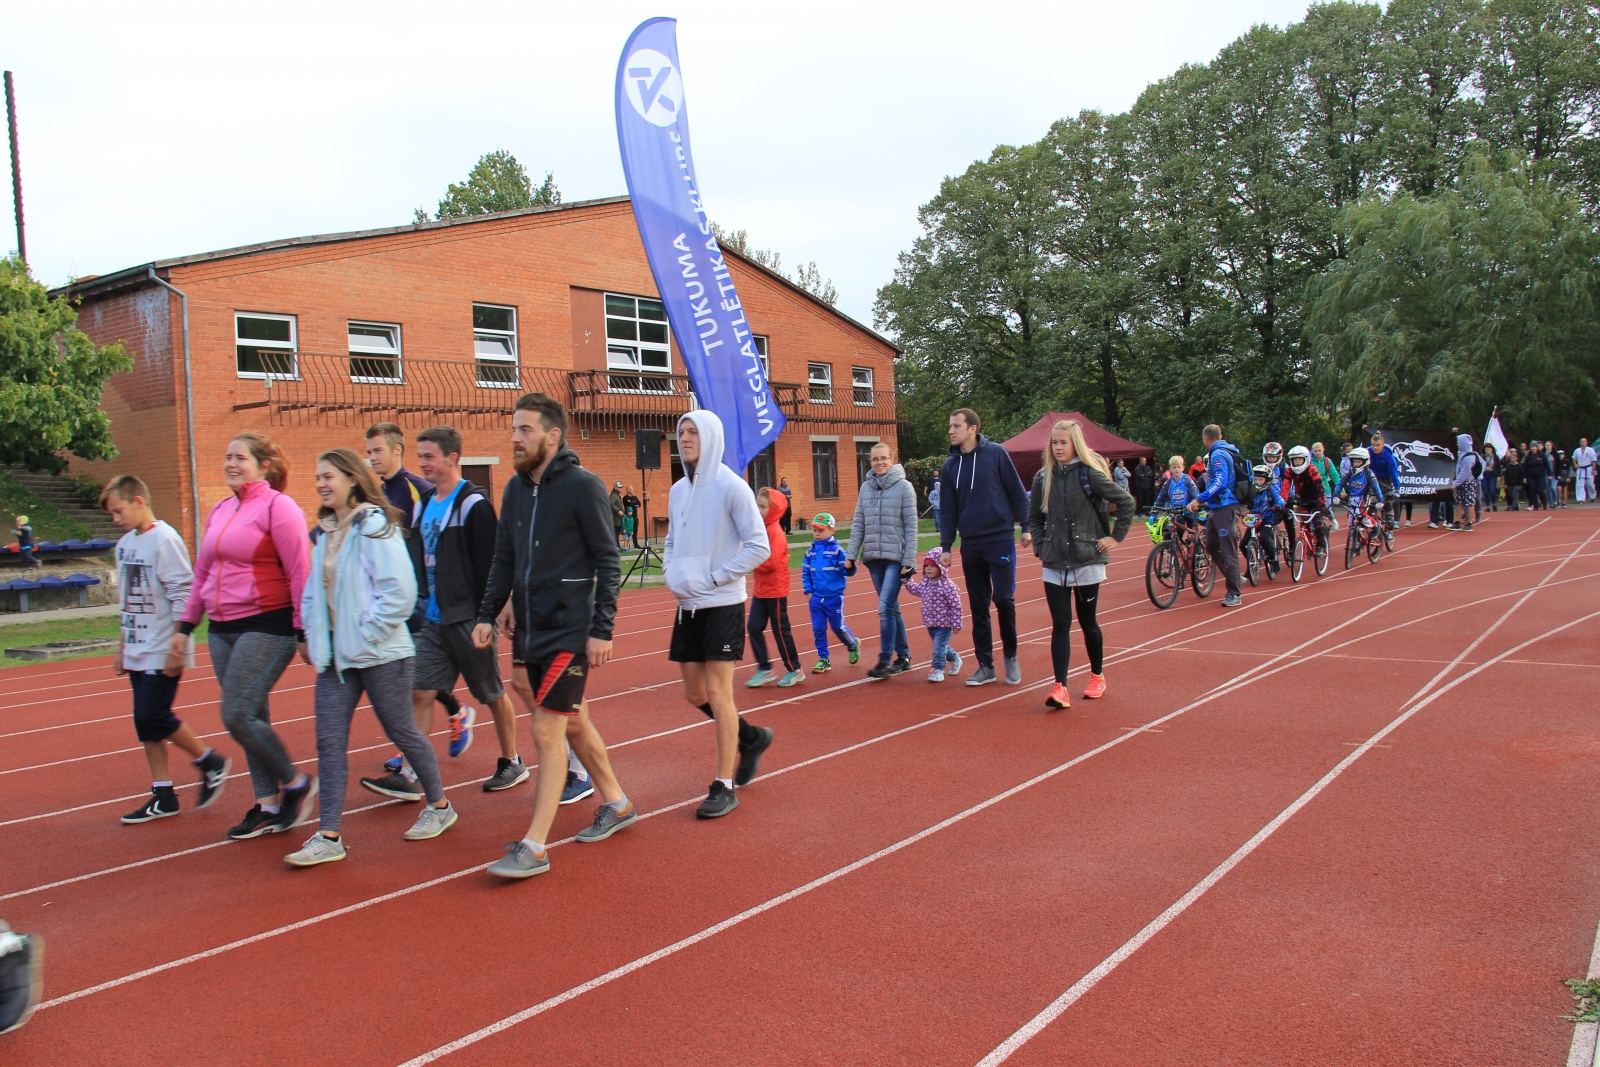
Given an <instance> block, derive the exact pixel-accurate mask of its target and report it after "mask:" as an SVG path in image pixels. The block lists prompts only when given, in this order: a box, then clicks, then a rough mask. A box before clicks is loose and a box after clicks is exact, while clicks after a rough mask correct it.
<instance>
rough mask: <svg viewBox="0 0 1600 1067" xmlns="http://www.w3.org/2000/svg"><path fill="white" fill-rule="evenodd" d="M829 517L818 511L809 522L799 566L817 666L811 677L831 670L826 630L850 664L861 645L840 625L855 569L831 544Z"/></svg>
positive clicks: (839, 548)
mask: <svg viewBox="0 0 1600 1067" xmlns="http://www.w3.org/2000/svg"><path fill="white" fill-rule="evenodd" d="M833 529H834V523H833V516H832V515H830V514H828V513H827V512H826V511H819V512H817V514H816V515H814V516H812V519H811V539H812V540H811V547H810V548H808V549H806V556H805V559H804V560H803V561H801V564H800V587H801V588H802V589H804V590H805V593H806V596H808V597H810V598H811V633H812V636H814V637H815V638H816V639H817V656H818V659H817V665H816V666H815V667H812V668H811V672H812V673H813V674H823V673H825V672H827V671H831V670H833V661H832V660H831V659H829V658H828V630H829V629H832V630H833V632H834V633H836V634H838V635H839V640H841V641H843V642H844V646H845V648H847V649H849V651H850V662H851V663H855V662H856V661H857V660H859V659H860V658H861V642H860V641H858V640H856V635H855V634H853V633H851V632H850V627H848V626H846V625H845V624H844V582H845V579H846V578H847V577H848V576H849V575H850V574H852V573H853V572H854V571H855V569H856V565H855V564H854V563H851V562H850V561H849V560H848V559H847V558H846V555H845V550H844V546H843V545H841V544H839V542H838V541H836V540H834V537H833Z"/></svg>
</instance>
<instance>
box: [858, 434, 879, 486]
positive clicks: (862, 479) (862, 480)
mask: <svg viewBox="0 0 1600 1067" xmlns="http://www.w3.org/2000/svg"><path fill="white" fill-rule="evenodd" d="M877 447H878V442H876V441H857V442H856V485H858V486H860V485H865V484H866V482H867V475H869V474H871V473H872V450H873V449H874V448H877Z"/></svg>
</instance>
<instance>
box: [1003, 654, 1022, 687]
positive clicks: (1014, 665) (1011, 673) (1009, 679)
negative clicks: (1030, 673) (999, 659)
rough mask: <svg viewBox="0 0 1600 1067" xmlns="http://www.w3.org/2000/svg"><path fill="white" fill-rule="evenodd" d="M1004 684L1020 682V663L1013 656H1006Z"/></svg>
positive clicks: (1019, 683) (1018, 683) (1017, 683)
mask: <svg viewBox="0 0 1600 1067" xmlns="http://www.w3.org/2000/svg"><path fill="white" fill-rule="evenodd" d="M1006 684H1007V685H1021V684H1022V665H1021V664H1020V663H1018V662H1017V657H1015V656H1007V657H1006Z"/></svg>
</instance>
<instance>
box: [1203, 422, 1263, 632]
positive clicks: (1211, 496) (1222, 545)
mask: <svg viewBox="0 0 1600 1067" xmlns="http://www.w3.org/2000/svg"><path fill="white" fill-rule="evenodd" d="M1200 436H1201V437H1202V438H1203V439H1204V441H1205V445H1206V487H1205V488H1204V489H1202V490H1201V491H1200V499H1198V500H1191V501H1190V502H1189V510H1190V511H1198V510H1199V509H1200V506H1201V505H1202V504H1204V505H1205V507H1206V509H1207V510H1208V511H1209V512H1210V514H1209V516H1208V517H1207V518H1206V551H1207V552H1209V553H1211V558H1212V559H1214V560H1216V561H1217V562H1218V563H1219V564H1221V565H1222V579H1223V582H1224V583H1225V584H1226V587H1227V596H1225V597H1223V598H1222V606H1223V607H1225V608H1236V607H1238V606H1239V605H1240V604H1243V603H1244V597H1242V596H1241V595H1240V592H1239V545H1238V542H1237V539H1236V538H1235V537H1234V535H1233V523H1234V520H1235V519H1236V518H1238V517H1239V498H1238V497H1237V496H1235V495H1234V493H1233V483H1234V480H1235V479H1236V478H1237V479H1240V480H1245V481H1248V480H1249V477H1250V469H1249V467H1246V466H1245V465H1244V457H1243V456H1241V455H1240V454H1239V450H1238V449H1237V448H1234V447H1233V446H1232V445H1230V444H1229V443H1228V442H1226V441H1224V440H1223V439H1222V427H1221V426H1218V425H1217V424H1216V423H1212V424H1211V425H1210V426H1207V427H1206V428H1205V429H1204V430H1201V431H1200Z"/></svg>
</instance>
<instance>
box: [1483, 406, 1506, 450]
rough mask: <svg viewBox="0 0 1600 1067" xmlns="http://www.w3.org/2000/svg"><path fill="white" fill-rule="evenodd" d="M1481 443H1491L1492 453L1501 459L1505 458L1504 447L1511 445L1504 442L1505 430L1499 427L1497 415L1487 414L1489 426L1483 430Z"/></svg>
mask: <svg viewBox="0 0 1600 1067" xmlns="http://www.w3.org/2000/svg"><path fill="white" fill-rule="evenodd" d="M1483 443H1484V444H1486V445H1493V446H1494V454H1495V455H1497V456H1499V457H1500V458H1501V459H1504V458H1505V456H1506V449H1508V448H1510V447H1511V446H1510V445H1509V444H1507V443H1506V434H1505V431H1504V430H1502V429H1500V416H1499V415H1490V416H1489V428H1488V429H1487V430H1485V431H1483Z"/></svg>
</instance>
